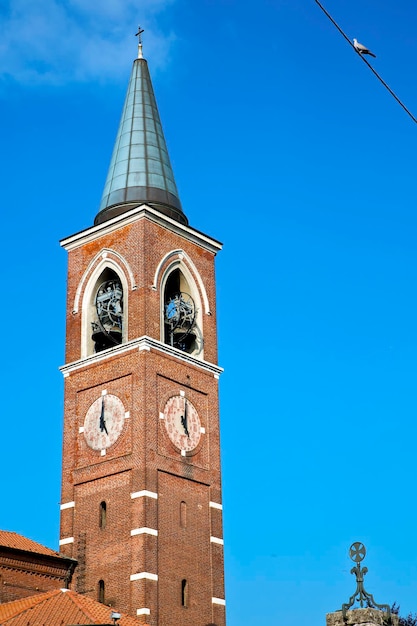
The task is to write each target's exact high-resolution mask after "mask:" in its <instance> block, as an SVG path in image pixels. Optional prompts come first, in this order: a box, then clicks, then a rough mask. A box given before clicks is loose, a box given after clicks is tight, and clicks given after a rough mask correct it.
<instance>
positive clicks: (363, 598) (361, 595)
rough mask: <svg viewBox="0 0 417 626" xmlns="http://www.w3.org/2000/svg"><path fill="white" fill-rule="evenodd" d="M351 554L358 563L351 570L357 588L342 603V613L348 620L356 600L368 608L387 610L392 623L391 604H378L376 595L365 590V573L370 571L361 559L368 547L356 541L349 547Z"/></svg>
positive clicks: (388, 618) (361, 605)
mask: <svg viewBox="0 0 417 626" xmlns="http://www.w3.org/2000/svg"><path fill="white" fill-rule="evenodd" d="M349 556H350V558H351V559H352V561H353V562H354V563H356V565H355V567H352V569H351V570H350V573H351V574H355V576H356V590H355V593H354V594H353V595H352V596H350V598H349V602H347V603H345V604H342V613H343V619H344V620H345V621H346V620H347V611H348V610H349V609H351V608H352V606H353V605H354V604H355V602H358V603H359V606H360V607H361V608H363V606H364V605H365V606H367V607H368V608H374V609H381V610H383V611H386V612H387V622H388V623H391V609H390V606H389V604H378V603H377V602H375V600H374V597H373V595H372V594H371V593H368V592H367V591H366V590H365V587H364V584H363V579H364V577H365V575H366V574H367V573H368V568H367V567H361V565H360V564H361V561H363V559H364V558H365V556H366V548H365V546H364V544H363V543H361V542H360V541H355V543H352V545H351V546H350V548H349Z"/></svg>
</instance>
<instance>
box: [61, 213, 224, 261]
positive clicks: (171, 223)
mask: <svg viewBox="0 0 417 626" xmlns="http://www.w3.org/2000/svg"><path fill="white" fill-rule="evenodd" d="M145 218H146V219H148V220H150V221H151V222H154V223H155V224H159V225H160V226H163V227H164V228H166V229H168V230H170V231H172V232H174V233H176V234H178V235H181V236H182V237H184V238H185V239H187V240H188V241H192V242H194V243H196V244H197V245H199V246H201V247H202V248H204V249H205V250H208V251H209V252H212V253H213V254H216V253H217V252H218V251H219V250H221V249H222V247H223V246H222V244H221V243H220V242H219V241H217V240H216V239H212V238H211V237H208V236H207V235H205V234H204V233H201V232H200V231H198V230H196V229H195V228H191V227H190V226H185V224H180V222H177V221H176V220H173V219H171V218H170V217H167V216H166V215H163V214H162V213H160V212H159V211H157V210H156V209H154V208H152V207H150V206H148V205H147V204H142V205H140V206H137V207H135V208H133V209H131V210H130V211H126V213H123V214H122V215H119V216H117V217H114V218H112V219H110V220H108V221H106V222H103V224H98V225H97V226H92V227H90V228H87V229H86V230H82V231H81V232H79V233H75V235H71V236H70V237H66V238H65V239H62V240H61V241H60V244H61V246H62V247H63V248H65V250H68V251H70V250H74V249H75V248H78V247H79V246H82V245H84V244H86V243H89V242H90V241H94V240H95V239H97V238H98V237H102V236H103V235H107V234H109V233H112V232H114V231H115V230H118V229H120V228H122V227H123V226H127V225H128V224H133V223H134V222H137V221H139V220H141V219H145Z"/></svg>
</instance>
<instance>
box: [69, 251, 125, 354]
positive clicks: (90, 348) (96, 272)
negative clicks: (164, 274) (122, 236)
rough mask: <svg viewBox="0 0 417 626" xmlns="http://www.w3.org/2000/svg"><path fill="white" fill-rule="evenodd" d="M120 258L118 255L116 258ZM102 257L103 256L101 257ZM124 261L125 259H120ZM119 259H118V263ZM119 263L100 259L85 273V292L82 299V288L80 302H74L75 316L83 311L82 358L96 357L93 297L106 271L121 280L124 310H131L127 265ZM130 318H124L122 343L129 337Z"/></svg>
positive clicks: (108, 259)
mask: <svg viewBox="0 0 417 626" xmlns="http://www.w3.org/2000/svg"><path fill="white" fill-rule="evenodd" d="M117 256H120V255H117V254H116V257H117ZM100 257H101V255H100ZM120 259H121V260H122V261H123V258H122V257H120ZM118 260H119V259H117V261H118ZM117 261H115V260H114V259H113V258H110V257H107V258H104V259H103V258H100V260H99V261H98V263H96V264H95V267H94V268H91V271H90V272H89V274H88V275H87V274H86V273H85V272H84V275H83V278H82V279H81V281H84V283H85V284H84V283H83V285H82V288H83V290H84V292H83V293H82V297H81V291H82V289H81V287H80V300H81V301H80V302H77V303H75V302H74V309H73V315H75V314H76V313H78V311H79V309H81V358H82V359H85V358H86V357H88V356H90V355H95V354H96V353H95V352H94V341H93V340H92V337H91V322H92V321H93V319H95V317H94V316H95V315H96V311H95V308H96V307H95V304H93V296H94V297H95V289H96V288H97V287H98V281H99V279H100V277H101V276H102V274H103V272H104V271H105V270H106V269H109V270H111V271H112V272H114V273H115V274H116V276H117V277H118V278H119V279H120V282H121V284H122V290H123V308H124V310H125V311H128V310H129V282H128V278H127V274H128V273H129V270H128V267H127V263H126V261H124V266H123V267H122V266H121V265H120V264H119V263H118V262H117ZM128 317H129V316H126V315H125V316H124V318H123V328H122V343H124V342H125V341H126V339H127V338H128V337H129V329H128Z"/></svg>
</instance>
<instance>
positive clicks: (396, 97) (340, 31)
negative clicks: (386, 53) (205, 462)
mask: <svg viewBox="0 0 417 626" xmlns="http://www.w3.org/2000/svg"><path fill="white" fill-rule="evenodd" d="M314 2H315V3H316V4H318V5H319V7H320V9H321V10H322V11H323V13H325V15H327V17H328V18H329V20H330V21H331V22H332V24H333V25H334V26H336V28H337V30H338V31H339V33H340V34H341V35H342V36H343V37H344V38H345V39H346V41H347V42H348V44H349V45H350V46H351V47H352V48H353V49H354V50H355V52H356V53H357V54H358V55H359V56H360V58H361V59H362V61H363V62H364V63H366V65H367V66H368V67H369V69H370V70H371V72H373V73H374V74H375V76H376V77H377V79H378V80H379V81H380V82H381V83H382V84H383V86H384V87H385V89H387V90H388V91H389V92H390V94H391V95H392V97H393V98H395V100H396V101H397V102H398V104H399V105H401V106H402V108H403V109H404V111H405V112H406V113H407V114H408V115H409V116H410V117H411V119H412V120H413V122H415V123H416V124H417V119H416V118H415V117H414V115H413V114H412V113H411V111H409V110H408V109H407V107H406V106H405V104H404V103H403V102H401V100H400V99H399V97H398V96H397V95H396V94H395V93H394V92H393V90H392V89H391V87H389V86H388V85H387V83H386V82H385V80H384V79H383V78H381V76H380V75H379V74H378V72H377V71H376V70H374V68H373V67H372V65H371V64H370V63H369V62H368V61H367V60H366V59H365V57H364V56H363V54H360V53H359V52H358V51H357V50H356V48H355V46H354V45H353V43H352V42H351V40H350V39H349V37H348V36H347V35H346V34H345V33H344V32H343V30H342V29H341V28H340V26H339V25H338V24H337V23H336V22H335V20H334V19H333V18H332V16H331V15H330V13H328V12H327V11H326V9H325V8H324V6H323V5H322V4H320V2H319V0H314Z"/></svg>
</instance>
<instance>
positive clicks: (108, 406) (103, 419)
mask: <svg viewBox="0 0 417 626" xmlns="http://www.w3.org/2000/svg"><path fill="white" fill-rule="evenodd" d="M124 419H125V409H124V406H123V402H122V401H121V400H120V399H119V398H118V397H117V396H113V395H111V394H105V395H102V396H100V398H97V400H95V401H94V402H93V404H92V405H91V406H90V408H89V409H88V411H87V414H86V416H85V420H84V437H85V440H86V442H87V444H88V445H89V446H90V448H93V450H105V449H106V448H109V447H110V446H112V445H113V444H114V443H115V442H116V441H117V439H118V437H119V435H120V433H121V432H122V429H123V424H124Z"/></svg>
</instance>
